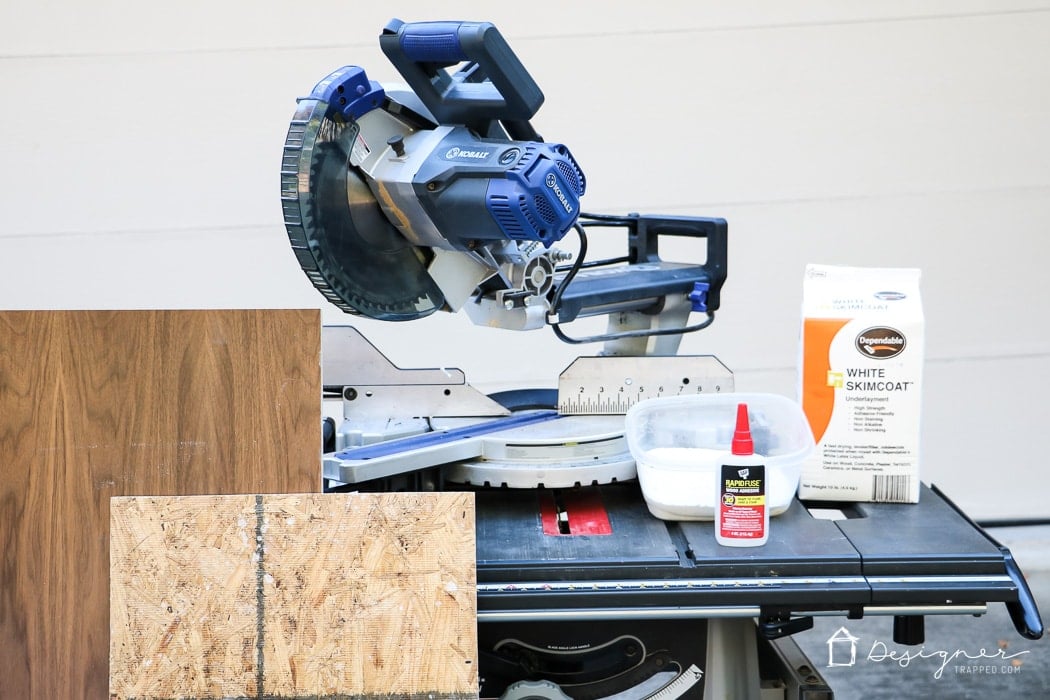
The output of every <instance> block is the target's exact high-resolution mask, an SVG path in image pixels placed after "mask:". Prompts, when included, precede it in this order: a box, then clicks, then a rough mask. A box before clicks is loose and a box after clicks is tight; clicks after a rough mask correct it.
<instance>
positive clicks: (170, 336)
mask: <svg viewBox="0 0 1050 700" xmlns="http://www.w3.org/2000/svg"><path fill="white" fill-rule="evenodd" d="M319 357H320V318H319V313H318V312H317V311H316V310H307V311H298V310H279V311H259V310H236V311H113V312H100V311H41V312H36V311H23V312H0V580H2V587H0V679H3V680H2V684H3V685H2V687H0V696H2V697H4V698H8V697H10V698H18V699H19V700H24V699H35V698H47V699H49V700H50V699H53V698H63V699H65V698H93V699H94V698H103V697H106V696H107V693H108V684H109V673H108V652H109V606H108V603H109V589H108V574H109V502H110V498H111V497H113V496H122V495H139V494H160V495H170V494H222V493H260V492H277V493H288V492H293V493H294V492H304V491H318V490H320V460H319V455H320V420H321V405H320V392H321V387H320V369H319V365H320V362H319Z"/></svg>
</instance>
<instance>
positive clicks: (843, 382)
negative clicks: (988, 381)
mask: <svg viewBox="0 0 1050 700" xmlns="http://www.w3.org/2000/svg"><path fill="white" fill-rule="evenodd" d="M919 277H920V272H919V270H915V269H887V268H860V267H834V266H829V265H808V266H807V267H806V274H805V278H804V281H803V287H802V332H801V341H802V342H801V362H800V375H801V376H800V379H801V391H800V397H801V403H802V409H803V411H804V412H805V414H806V417H807V419H808V420H809V424H810V427H811V428H812V429H813V438H814V440H815V441H816V446H817V448H816V450H815V451H814V453H813V455H812V456H811V457H810V458H809V459H808V460H806V462H804V463H803V465H802V475H801V478H800V480H799V494H798V495H799V498H804V499H815V500H832V501H875V502H893V503H916V502H918V500H919V413H920V408H921V399H922V392H921V388H922V369H923V316H922V301H921V299H920V296H919Z"/></svg>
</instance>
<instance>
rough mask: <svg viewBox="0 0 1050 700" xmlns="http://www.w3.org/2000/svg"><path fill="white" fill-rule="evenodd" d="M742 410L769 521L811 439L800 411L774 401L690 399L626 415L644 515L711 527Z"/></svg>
mask: <svg viewBox="0 0 1050 700" xmlns="http://www.w3.org/2000/svg"><path fill="white" fill-rule="evenodd" d="M741 403H746V404H747V407H748V412H749V414H750V418H751V437H752V439H753V440H754V451H755V452H757V453H758V454H761V455H763V458H764V461H765V464H766V482H767V491H766V493H767V498H768V507H769V514H770V515H771V516H775V515H779V514H780V513H783V512H784V511H785V510H787V508H788V506H790V505H791V501H792V499H793V498H794V497H795V492H796V491H797V490H798V478H799V473H800V472H801V470H802V462H803V460H804V459H805V458H806V457H807V456H808V455H809V454H810V453H811V452H812V451H813V433H812V432H811V430H810V427H809V423H808V422H807V420H806V416H805V414H804V413H803V412H802V408H801V407H800V406H799V405H798V403H796V402H795V401H792V400H790V399H787V398H785V397H783V396H779V395H777V394H749V393H725V394H696V395H692V396H674V397H666V398H659V399H648V400H645V401H641V402H639V403H637V404H635V405H634V406H632V407H631V409H630V410H629V411H628V412H627V417H626V423H625V429H626V437H627V446H628V448H629V449H630V450H631V456H633V457H634V459H635V462H636V463H637V465H638V482H639V483H640V484H641V487H642V494H643V495H644V496H645V502H646V505H648V506H649V511H650V512H651V513H652V514H653V515H655V516H656V517H658V518H661V519H663V520H714V517H715V504H716V503H717V501H718V470H719V468H720V467H721V464H722V458H723V457H725V456H726V454H728V453H729V451H730V446H731V444H732V442H733V432H734V430H735V428H736V415H737V405H738V404H741Z"/></svg>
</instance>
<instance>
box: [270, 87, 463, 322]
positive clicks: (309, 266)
mask: <svg viewBox="0 0 1050 700" xmlns="http://www.w3.org/2000/svg"><path fill="white" fill-rule="evenodd" d="M327 112H328V104H327V103H326V102H324V101H322V100H310V99H307V100H301V101H300V102H299V109H298V110H297V112H296V114H295V116H294V118H293V119H292V122H291V125H290V126H289V128H288V136H287V138H286V139H285V145H284V159H283V162H282V168H281V199H282V204H283V208H284V222H285V228H286V230H287V232H288V238H289V240H290V242H291V244H292V249H293V250H294V251H295V255H296V258H297V259H298V261H299V265H300V267H302V269H303V272H305V273H306V276H307V277H308V278H309V279H310V281H311V282H312V283H313V285H314V287H316V288H317V289H318V291H320V292H321V294H323V295H324V297H325V298H326V299H328V300H329V301H330V302H331V303H333V304H334V305H335V306H337V307H339V308H340V309H342V310H343V311H346V312H347V313H352V314H361V315H364V316H368V317H370V318H376V319H381V320H385V321H408V320H413V319H417V318H422V317H424V316H428V315H429V314H431V313H433V312H434V311H436V310H437V309H439V308H441V307H442V306H443V305H444V303H445V299H444V296H443V295H442V293H441V291H440V290H439V289H438V287H437V285H436V284H435V283H434V280H433V279H431V277H430V275H429V274H428V273H427V269H426V259H425V257H424V254H423V251H421V250H420V249H418V248H416V247H415V246H413V245H412V244H411V243H410V242H409V241H408V240H406V239H405V238H404V237H403V236H402V235H401V234H400V233H399V232H398V231H397V229H396V228H394V226H393V225H392V224H391V223H390V222H389V221H387V219H386V218H385V217H384V216H383V214H382V212H381V210H380V208H379V205H378V204H377V203H376V201H375V198H374V197H373V196H372V192H371V190H369V188H368V185H367V184H365V182H364V180H363V179H362V177H361V175H360V174H358V172H357V170H356V169H355V168H354V167H352V166H351V165H350V154H351V152H352V151H353V149H354V148H355V146H357V139H358V128H357V125H356V124H355V123H353V122H347V123H337V122H335V121H332V120H331V119H329V118H327V117H326V116H325V114H326V113H327Z"/></svg>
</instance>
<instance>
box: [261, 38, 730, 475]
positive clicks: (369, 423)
mask: <svg viewBox="0 0 1050 700" xmlns="http://www.w3.org/2000/svg"><path fill="white" fill-rule="evenodd" d="M379 41H380V45H381V47H382V50H383V52H384V53H385V54H386V56H387V57H388V58H389V59H390V61H391V62H392V63H393V65H394V66H395V67H396V68H397V70H398V71H399V72H400V73H401V76H402V77H403V78H404V80H405V81H406V83H407V85H380V84H379V83H377V82H375V81H373V80H370V79H369V78H368V77H367V75H366V74H365V71H364V69H362V68H360V67H357V66H346V67H343V68H340V69H339V70H337V71H335V72H333V73H331V74H330V75H329V76H327V77H326V78H324V79H323V80H322V81H321V82H319V83H318V84H317V85H316V86H315V87H314V89H313V91H312V92H311V94H310V95H309V96H308V97H305V98H302V99H300V100H299V105H298V110H297V112H296V114H295V117H294V119H293V121H292V124H291V126H290V128H289V131H288V137H287V140H286V143H285V149H284V162H283V168H282V180H281V183H282V200H283V204H284V218H285V224H286V227H287V231H288V236H289V239H290V241H291V244H292V248H293V250H294V251H295V254H296V257H297V259H298V261H299V264H300V266H301V267H302V269H303V271H304V272H305V273H306V274H307V276H308V277H309V279H310V280H311V282H312V283H313V284H314V286H315V287H316V288H317V289H318V290H319V291H320V292H321V293H322V294H323V295H324V296H325V298H326V299H328V300H329V301H330V302H332V303H333V304H334V305H336V306H337V307H339V308H340V309H342V310H344V311H346V312H348V313H350V314H355V315H361V316H366V317H370V318H375V319H382V320H388V321H408V320H414V319H419V318H422V317H424V316H427V315H429V314H431V313H433V312H435V311H446V312H454V311H459V310H462V311H465V312H466V314H467V315H468V316H469V317H470V318H471V319H472V320H473V321H474V322H475V323H477V324H481V325H486V326H492V327H498V328H504V329H514V330H531V329H536V328H541V327H543V326H547V325H549V326H551V328H552V329H553V330H554V332H555V334H556V335H557V336H558V337H559V338H560V339H561V340H563V341H566V342H570V343H586V342H595V343H597V342H600V343H602V344H603V347H602V353H601V354H602V356H603V359H602V360H601V361H599V360H598V359H597V358H585V359H582V360H581V366H580V367H577V368H576V378H577V379H578V380H579V381H572V380H566V379H564V378H563V382H564V381H571V383H572V395H571V396H568V395H566V394H565V392H564V391H563V392H562V394H561V395H560V400H558V401H555V400H552V399H551V398H550V396H548V397H547V398H545V399H543V400H542V401H540V402H539V403H540V405H539V406H536V405H532V406H530V407H531V408H534V409H535V408H544V409H547V411H548V412H547V413H546V414H538V413H535V412H532V413H527V414H523V411H522V409H523V408H525V406H523V405H522V403H521V396H520V395H513V396H506V395H504V396H503V397H502V399H501V398H500V397H497V398H496V399H490V398H487V397H484V396H480V395H478V393H477V392H474V391H473V390H472V389H471V387H470V386H469V385H468V384H466V382H465V380H464V379H462V377H460V376H453V377H451V378H450V375H448V374H447V373H443V374H444V376H438V377H433V376H430V377H428V376H426V375H420V374H419V373H416V372H410V371H400V370H398V369H397V368H395V367H393V366H392V365H390V364H389V363H388V362H387V361H386V360H385V358H384V357H383V356H382V354H381V353H379V351H377V350H376V349H375V348H373V347H372V346H371V345H370V344H369V343H368V342H367V341H365V340H364V339H363V338H361V337H359V334H357V332H356V331H355V330H353V329H352V328H346V329H342V330H336V331H331V332H330V333H329V336H326V337H327V340H326V344H327V345H329V346H330V347H329V348H328V351H327V352H326V353H325V357H326V362H329V361H332V362H340V361H342V362H349V363H350V365H351V370H350V371H349V372H345V373H344V374H345V376H344V377H334V376H332V375H333V374H335V372H334V371H329V372H328V373H327V374H328V376H326V378H325V383H326V384H327V385H329V386H332V387H334V388H336V389H337V390H338V391H339V392H341V394H342V397H343V404H344V418H345V419H346V421H345V422H344V423H343V427H342V428H341V429H340V430H338V431H336V432H337V440H336V441H335V443H334V447H335V448H336V450H334V451H333V453H332V454H331V455H330V456H329V457H328V458H326V462H325V465H326V466H325V473H326V476H327V477H329V478H330V479H332V480H333V481H337V482H343V483H347V482H350V483H358V484H360V483H361V482H364V481H371V480H374V479H377V478H386V477H390V476H392V475H394V474H402V473H412V472H416V471H418V470H419V469H420V468H421V467H423V466H426V465H425V464H424V462H426V461H427V460H429V463H430V464H431V465H436V464H445V463H450V462H456V463H457V465H458V466H457V467H456V468H455V469H452V470H449V471H447V472H446V474H445V475H444V477H445V478H450V479H452V480H454V481H459V482H469V483H486V484H493V485H506V486H512V487H513V486H519V487H520V486H525V487H535V486H536V485H538V484H545V485H547V486H571V485H573V484H575V483H592V482H597V483H606V482H609V481H616V480H622V479H625V478H631V477H632V476H633V475H634V465H633V462H632V461H631V460H630V458H629V456H628V455H627V449H626V446H625V444H624V442H623V435H622V433H623V430H622V416H623V414H624V413H625V412H626V410H627V408H628V407H629V406H630V404H631V403H633V402H636V401H637V400H641V399H642V398H647V397H648V396H651V395H652V396H655V395H671V394H675V393H682V392H689V393H696V392H702V391H710V390H717V391H723V390H730V389H731V388H732V375H731V374H730V373H729V371H728V370H727V369H726V368H725V367H724V366H722V365H721V364H720V363H719V362H718V361H717V360H715V359H714V358H710V357H704V358H674V359H671V358H670V356H674V355H675V353H676V351H677V348H678V344H679V340H680V338H681V336H682V334H684V333H688V332H691V331H696V330H699V329H701V328H704V327H706V326H707V325H709V324H710V323H711V322H712V321H713V319H714V312H715V310H716V309H717V308H718V306H719V297H720V291H721V288H722V284H723V282H724V281H725V277H726V222H725V221H724V220H722V219H715V218H697V217H659V216H641V215H637V214H631V215H627V216H603V215H589V214H583V213H581V211H580V199H581V197H582V196H583V194H584V192H585V189H586V178H585V176H584V173H583V169H582V168H581V166H580V164H579V163H578V162H577V161H576V159H575V158H574V157H573V156H572V154H571V152H570V151H569V149H568V148H567V147H566V146H564V145H561V144H556V143H548V142H545V141H543V140H542V139H541V138H540V136H539V134H538V133H537V132H536V130H535V128H534V127H533V126H532V124H531V123H530V121H529V120H530V119H531V118H532V117H533V115H535V113H536V111H537V110H538V109H539V107H540V105H541V104H542V103H543V93H542V92H540V89H539V87H538V86H537V85H536V83H535V82H534V81H533V79H532V77H531V76H530V75H529V74H528V72H527V71H526V70H525V68H524V67H523V66H522V65H521V63H520V61H519V60H518V58H517V57H516V56H515V54H514V53H513V52H512V51H511V49H510V48H509V46H508V45H507V43H506V41H505V40H504V39H503V37H502V36H501V35H500V33H499V31H498V30H497V29H496V28H495V27H494V26H493V25H491V24H488V23H477V22H424V23H413V24H406V23H404V22H401V21H399V20H394V21H392V22H390V24H388V25H387V26H386V28H384V30H383V32H382V35H381V36H380V39H379ZM450 69H452V70H451V71H450ZM589 229H591V230H603V231H607V230H609V229H622V230H624V231H626V234H627V250H626V252H625V254H624V255H622V256H619V257H616V258H614V259H603V260H594V261H592V260H587V257H586V256H587V249H588V245H587V230H589ZM570 232H574V233H575V238H576V239H577V242H576V243H575V252H570V251H569V250H567V249H565V248H563V247H559V243H560V242H562V241H563V239H564V238H565V236H566V235H567V234H569V233H570ZM663 236H680V237H693V238H696V239H698V240H700V241H702V242H703V243H704V244H705V246H704V250H703V251H702V252H701V254H700V257H701V259H702V262H699V263H680V262H668V261H664V260H662V259H661V258H660V256H659V241H660V238H661V237H663ZM570 261H571V262H570ZM693 314H698V320H696V321H690V317H691V316H692V315H693ZM596 315H604V316H606V317H607V318H608V327H607V329H606V331H605V332H603V333H599V334H597V335H594V334H590V335H583V336H582V337H581V336H579V335H574V334H573V332H572V331H571V330H569V329H567V325H568V324H571V323H573V322H574V321H576V320H577V319H581V318H584V317H590V316H596ZM331 333H335V334H336V336H331ZM339 334H342V335H341V336H340V335H339ZM333 358H341V359H333ZM615 358H620V359H619V360H617V359H615ZM646 358H648V360H647V359H646ZM607 385H608V386H607ZM647 387H648V388H647ZM592 393H593V396H592ZM601 394H605V396H601ZM532 396H533V399H534V398H535V395H534V394H533V395H532ZM611 396H616V397H617V402H616V404H615V405H612V404H609V405H600V404H603V403H607V400H608V398H609V397H611ZM508 401H509V403H508ZM526 403H530V404H535V401H533V400H531V399H530V401H528V402H526ZM556 408H557V409H560V410H559V411H557V412H555V411H554V409H556ZM585 413H586V414H605V415H606V416H609V415H611V416H613V417H611V418H610V417H604V418H603V417H598V418H587V419H582V418H576V419H573V420H571V421H565V420H555V419H556V418H558V417H559V416H564V415H566V414H575V415H577V416H578V415H580V414H585ZM512 414H513V415H512ZM463 418H467V419H469V420H468V421H467V425H464V423H463V421H462V420H459V419H463ZM478 419H485V421H484V422H485V427H484V431H485V435H486V437H485V438H483V439H474V440H472V441H471V442H470V444H471V445H473V447H472V448H471V449H470V450H467V452H474V453H475V454H470V455H467V454H466V453H465V452H464V450H463V449H462V448H463V445H464V442H463V441H459V442H458V446H457V447H455V448H452V449H451V452H449V451H447V450H445V451H440V452H435V450H433V449H431V448H432V445H433V444H434V442H435V441H439V442H441V443H442V444H444V445H448V444H450V443H453V442H456V438H457V437H469V436H471V435H476V434H477V432H478V430H479V429H480V428H479V427H478V425H477V424H478V422H479V421H478ZM493 419H495V420H493ZM452 428H456V429H460V430H461V431H465V433H466V434H465V433H464V432H461V433H453V434H452V435H449V431H450V430H451V429H452ZM419 433H432V435H431V437H430V438H427V439H426V440H424V442H423V443H422V444H419V443H418V441H417V442H416V443H404V442H401V443H397V444H394V445H385V446H383V447H378V446H372V447H369V449H368V450H367V451H358V452H357V453H353V454H351V453H349V452H347V451H346V449H348V448H364V447H365V446H369V445H372V444H373V443H380V442H382V443H386V442H387V441H389V440H390V439H391V438H404V437H406V436H409V435H418V434H419ZM525 435H527V436H528V437H527V438H526V437H525ZM507 440H510V441H511V442H512V443H513V444H518V445H521V444H523V440H524V441H525V442H528V443H530V445H531V446H532V448H534V449H532V450H531V451H529V453H528V454H524V455H522V454H520V451H519V454H518V458H517V459H515V457H514V455H511V454H510V453H511V452H514V450H507V449H506V448H505V445H506V443H507ZM566 445H573V446H576V447H575V448H571V449H566V448H565V446H566ZM581 446H585V447H581ZM547 448H549V449H547ZM537 451H538V452H537ZM406 452H407V453H409V454H408V455H407V456H406V455H405V453H406ZM495 452H500V453H502V456H496V455H495ZM380 453H382V454H380ZM421 453H422V454H425V455H429V456H428V457H427V458H426V459H423V460H421V459H419V457H420V454H421ZM552 456H553V462H554V463H553V464H550V463H549V462H551V459H552ZM380 457H382V458H380ZM538 465H539V466H538ZM494 470H495V471H494Z"/></svg>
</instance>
